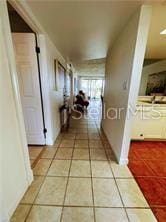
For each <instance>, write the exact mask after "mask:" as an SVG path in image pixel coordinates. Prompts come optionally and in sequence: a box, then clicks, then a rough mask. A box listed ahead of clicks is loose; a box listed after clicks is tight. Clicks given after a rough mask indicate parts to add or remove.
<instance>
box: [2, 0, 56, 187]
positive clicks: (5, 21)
mask: <svg viewBox="0 0 166 222" xmlns="http://www.w3.org/2000/svg"><path fill="white" fill-rule="evenodd" d="M8 2H9V3H10V4H11V5H12V6H13V7H14V8H15V10H16V11H17V12H18V13H19V14H20V15H21V17H22V18H23V19H24V20H25V22H26V23H27V24H28V25H29V26H30V27H31V28H32V30H33V31H34V32H35V33H36V35H37V40H38V45H39V47H40V48H42V53H40V55H39V59H40V71H41V83H42V92H43V104H44V107H45V109H44V114H45V122H46V125H47V129H48V134H47V140H46V144H50V145H52V143H53V141H52V138H53V137H52V127H51V112H50V97H49V88H48V87H49V86H48V81H47V54H46V43H45V38H46V37H47V34H46V33H45V32H44V31H43V30H42V28H41V26H40V24H38V22H37V21H36V19H35V18H34V16H33V15H32V13H31V11H30V9H29V8H28V6H27V3H26V2H25V1H12V0H8ZM2 6H3V14H2V27H3V30H4V33H3V35H4V39H5V42H4V44H5V48H6V52H7V57H8V63H9V67H10V73H11V84H12V88H13V97H14V103H15V107H16V112H17V113H16V114H17V119H18V124H19V133H20V138H21V145H22V152H23V157H24V166H25V171H26V179H27V184H28V185H30V184H31V183H32V181H33V172H32V169H31V166H30V160H29V153H28V147H27V138H26V133H25V125H24V118H23V112H22V105H21V98H20V92H19V84H18V75H17V70H16V62H15V55H14V47H13V42H12V34H11V29H10V23H9V15H8V10H7V0H4V2H3V3H2Z"/></svg>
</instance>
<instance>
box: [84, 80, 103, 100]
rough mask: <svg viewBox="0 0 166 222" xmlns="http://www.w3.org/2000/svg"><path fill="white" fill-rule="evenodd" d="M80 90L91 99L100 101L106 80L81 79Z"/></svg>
mask: <svg viewBox="0 0 166 222" xmlns="http://www.w3.org/2000/svg"><path fill="white" fill-rule="evenodd" d="M80 85H81V86H80V89H82V90H83V91H84V92H85V93H86V95H87V96H88V98H89V99H100V98H101V96H102V95H103V91H104V79H102V78H81V84H80Z"/></svg>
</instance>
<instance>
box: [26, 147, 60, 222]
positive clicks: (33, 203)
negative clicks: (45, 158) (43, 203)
mask: <svg viewBox="0 0 166 222" xmlns="http://www.w3.org/2000/svg"><path fill="white" fill-rule="evenodd" d="M57 151H58V147H57V149H56V151H55V154H54V156H53V158H52V161H51V163H50V166H51V164H52V162H53V160H54V157H55V155H56V153H57ZM50 166H49V167H48V169H47V172H46V174H45V175H43V176H41V177H43V181H42V183H41V184H40V187H39V190H38V192H37V194H36V197H35V198H34V200H33V202H32V203H31V208H30V210H29V212H28V214H27V215H26V217H25V222H26V221H27V219H28V217H29V215H30V213H31V211H32V208H33V206H34V205H35V201H36V199H37V197H38V195H39V192H40V190H41V188H42V186H43V184H44V181H45V179H46V177H47V173H48V170H49V168H50ZM34 176H36V175H34Z"/></svg>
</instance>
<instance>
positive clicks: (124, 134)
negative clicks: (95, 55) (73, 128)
mask: <svg viewBox="0 0 166 222" xmlns="http://www.w3.org/2000/svg"><path fill="white" fill-rule="evenodd" d="M150 14H151V8H150V6H143V7H142V8H141V9H139V10H138V11H137V12H136V13H135V14H134V15H133V16H132V17H131V18H130V20H129V21H128V23H127V24H126V26H125V27H124V29H123V30H122V32H121V33H119V36H118V38H117V40H116V41H115V42H114V44H113V47H112V48H111V49H110V51H109V54H108V56H107V60H106V81H105V94H104V102H105V105H106V110H108V109H109V108H110V107H113V108H123V109H124V110H123V111H122V112H121V117H120V119H119V118H117V119H112V120H111V119H109V118H108V117H107V116H106V117H105V119H104V120H103V121H102V126H103V129H104V131H105V133H106V135H107V138H108V140H109V142H110V144H111V145H112V149H113V151H114V153H115V155H116V158H117V160H118V162H119V163H120V164H126V163H127V162H128V149H129V143H130V128H131V126H130V125H131V119H127V114H128V111H129V110H128V109H129V106H130V105H132V106H133V107H135V106H136V98H137V95H138V89H139V82H140V78H141V71H142V64H143V59H144V53H145V47H146V41H147V34H148V28H149V22H150Z"/></svg>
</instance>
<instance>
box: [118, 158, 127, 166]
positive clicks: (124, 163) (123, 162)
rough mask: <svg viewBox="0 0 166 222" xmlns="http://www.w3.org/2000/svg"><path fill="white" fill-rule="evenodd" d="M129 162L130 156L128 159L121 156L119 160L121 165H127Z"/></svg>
mask: <svg viewBox="0 0 166 222" xmlns="http://www.w3.org/2000/svg"><path fill="white" fill-rule="evenodd" d="M128 162H129V159H128V158H126V159H123V158H121V159H120V160H119V161H118V163H119V165H127V164H128Z"/></svg>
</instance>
